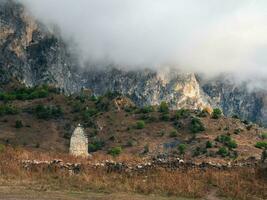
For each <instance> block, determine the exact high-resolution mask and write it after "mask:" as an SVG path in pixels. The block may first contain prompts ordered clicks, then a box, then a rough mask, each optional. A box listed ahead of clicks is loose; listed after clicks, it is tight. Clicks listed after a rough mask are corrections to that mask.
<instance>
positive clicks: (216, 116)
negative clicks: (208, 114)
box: [212, 108, 222, 119]
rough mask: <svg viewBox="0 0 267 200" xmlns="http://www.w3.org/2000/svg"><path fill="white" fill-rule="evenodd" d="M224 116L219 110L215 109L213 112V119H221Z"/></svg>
mask: <svg viewBox="0 0 267 200" xmlns="http://www.w3.org/2000/svg"><path fill="white" fill-rule="evenodd" d="M221 116H222V111H221V110H220V109H219V108H215V109H214V110H213V112H212V118H213V119H219V118H220V117H221Z"/></svg>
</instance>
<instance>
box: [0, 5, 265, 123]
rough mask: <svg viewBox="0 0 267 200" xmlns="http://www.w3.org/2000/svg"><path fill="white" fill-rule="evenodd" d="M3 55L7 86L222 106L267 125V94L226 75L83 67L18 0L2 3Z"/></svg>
mask: <svg viewBox="0 0 267 200" xmlns="http://www.w3.org/2000/svg"><path fill="white" fill-rule="evenodd" d="M0 51H1V53H0V71H1V73H0V82H1V85H4V84H6V83H9V82H10V81H12V79H13V78H16V79H18V80H19V81H21V82H22V83H24V84H26V85H28V86H34V85H40V84H44V83H48V84H53V85H55V86H56V87H59V88H61V89H62V90H63V91H64V92H66V93H74V92H79V91H80V90H81V89H82V88H88V89H91V90H92V91H93V92H94V93H95V94H96V95H102V94H104V93H106V92H107V91H116V92H119V93H122V94H124V95H127V96H129V97H130V98H131V99H132V100H133V101H134V102H135V103H136V104H137V105H140V106H143V105H151V104H152V105H154V104H160V102H161V101H166V102H168V103H169V104H170V106H171V107H172V108H173V109H177V108H181V107H186V108H192V109H203V108H209V107H220V108H222V110H223V111H224V114H225V115H228V116H231V115H234V114H237V115H239V116H240V117H241V118H243V119H248V120H251V121H253V122H259V123H262V124H264V125H267V120H266V115H267V107H266V105H267V101H266V97H267V94H266V92H264V91H261V90H260V91H250V90H249V89H248V87H247V84H246V83H243V84H235V83H234V82H233V81H229V79H227V77H224V76H220V77H218V78H214V79H212V80H205V79H203V78H202V77H201V76H199V75H196V74H193V73H191V74H185V73H181V72H179V71H178V70H177V69H172V68H170V69H169V70H167V71H160V70H157V71H154V70H151V69H139V70H125V69H119V68H117V67H116V66H114V65H108V66H94V67H87V68H84V67H81V66H80V64H79V60H78V57H77V56H76V55H75V54H74V53H73V52H72V51H71V50H70V47H69V46H68V45H67V43H66V42H65V41H64V40H63V39H62V37H61V36H60V34H59V33H58V32H57V31H55V30H51V28H49V27H47V26H45V25H44V24H42V23H40V22H38V21H37V20H35V19H34V18H33V17H31V16H29V14H28V13H27V12H26V11H25V8H24V7H23V6H22V5H20V4H17V3H14V2H13V1H3V3H0ZM1 87H2V86H1ZM3 87H4V86H3Z"/></svg>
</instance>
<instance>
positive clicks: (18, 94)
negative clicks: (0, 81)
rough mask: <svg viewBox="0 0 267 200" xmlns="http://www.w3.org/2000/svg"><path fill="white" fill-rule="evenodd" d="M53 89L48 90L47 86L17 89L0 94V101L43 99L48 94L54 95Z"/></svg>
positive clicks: (54, 90)
mask: <svg viewBox="0 0 267 200" xmlns="http://www.w3.org/2000/svg"><path fill="white" fill-rule="evenodd" d="M56 92H57V91H56V89H55V88H49V87H48V86H47V85H43V86H36V87H33V88H27V87H23V88H18V89H16V90H14V91H12V92H6V93H5V92H2V93H0V100H3V101H13V100H32V99H39V98H45V97H47V96H48V95H49V93H56Z"/></svg>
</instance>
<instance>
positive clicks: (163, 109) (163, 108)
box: [159, 101, 169, 113]
mask: <svg viewBox="0 0 267 200" xmlns="http://www.w3.org/2000/svg"><path fill="white" fill-rule="evenodd" d="M159 112H161V113H169V105H168V104H167V102H166V101H162V102H161V103H160V105H159Z"/></svg>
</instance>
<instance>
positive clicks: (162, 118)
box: [160, 113, 170, 122]
mask: <svg viewBox="0 0 267 200" xmlns="http://www.w3.org/2000/svg"><path fill="white" fill-rule="evenodd" d="M160 119H161V120H162V121H165V122H167V121H170V115H169V114H168V113H162V115H161V117H160Z"/></svg>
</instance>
